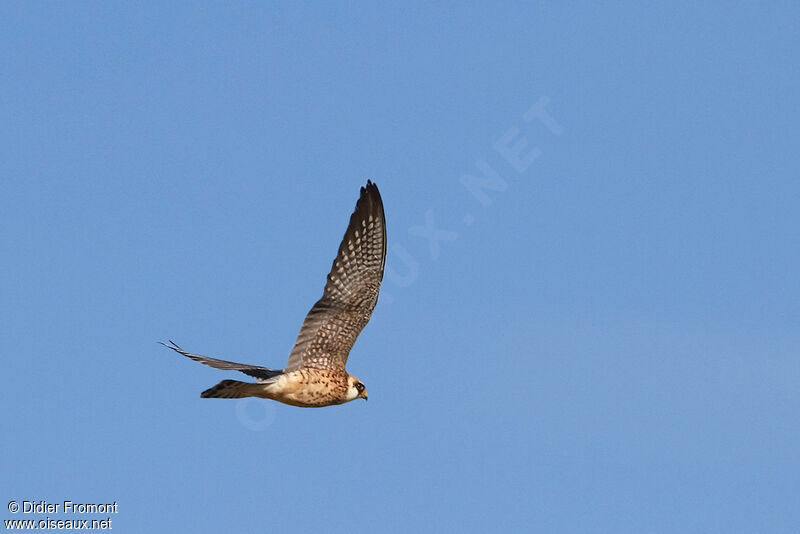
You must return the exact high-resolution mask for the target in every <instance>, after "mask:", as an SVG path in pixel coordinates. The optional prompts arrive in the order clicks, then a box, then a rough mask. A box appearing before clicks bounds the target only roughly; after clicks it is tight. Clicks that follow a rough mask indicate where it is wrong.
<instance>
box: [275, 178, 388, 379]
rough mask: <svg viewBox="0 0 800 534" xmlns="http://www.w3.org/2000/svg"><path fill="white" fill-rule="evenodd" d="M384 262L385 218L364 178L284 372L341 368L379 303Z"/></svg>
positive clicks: (375, 192) (376, 194)
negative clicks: (353, 208) (335, 253)
mask: <svg viewBox="0 0 800 534" xmlns="http://www.w3.org/2000/svg"><path fill="white" fill-rule="evenodd" d="M385 263H386V220H385V218H384V214H383V201H382V200H381V194H380V192H378V187H377V186H376V185H375V184H373V183H372V182H371V181H369V180H367V185H366V186H365V187H362V188H361V196H360V197H359V199H358V202H357V203H356V209H355V211H354V212H353V215H351V216H350V224H349V225H348V226H347V231H346V232H345V234H344V238H343V239H342V243H341V245H339V252H338V254H337V255H336V259H335V260H333V266H332V267H331V272H330V274H328V279H327V283H326V284H325V290H324V292H323V294H322V298H321V299H319V300H318V301H317V303H316V304H314V307H313V308H311V311H310V312H308V315H307V316H306V318H305V321H303V326H302V327H301V328H300V333H299V334H298V335H297V340H296V341H295V343H294V347H293V348H292V352H291V353H290V354H289V362H288V363H287V365H286V368H285V369H284V371H285V372H290V371H294V370H296V369H300V368H303V367H306V368H316V369H341V370H344V366H345V363H347V356H348V354H349V353H350V349H351V348H352V347H353V344H354V343H355V342H356V338H358V335H359V334H360V333H361V330H363V328H364V326H366V324H367V322H368V321H369V318H370V316H371V315H372V310H373V309H374V308H375V303H376V302H377V301H378V291H379V290H380V287H381V280H383V268H384V264H385Z"/></svg>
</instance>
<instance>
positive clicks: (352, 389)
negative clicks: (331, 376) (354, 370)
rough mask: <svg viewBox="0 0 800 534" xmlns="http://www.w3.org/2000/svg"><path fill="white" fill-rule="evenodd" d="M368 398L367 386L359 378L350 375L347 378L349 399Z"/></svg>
mask: <svg viewBox="0 0 800 534" xmlns="http://www.w3.org/2000/svg"><path fill="white" fill-rule="evenodd" d="M359 398H361V399H364V400H367V388H365V387H364V384H363V383H362V382H361V380H359V379H358V378H356V377H354V376H352V375H350V376H348V378H347V400H355V399H359Z"/></svg>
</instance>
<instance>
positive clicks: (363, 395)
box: [361, 390, 369, 400]
mask: <svg viewBox="0 0 800 534" xmlns="http://www.w3.org/2000/svg"><path fill="white" fill-rule="evenodd" d="M361 398H362V399H364V400H369V399H368V398H367V392H366V390H365V391H364V393H362V394H361Z"/></svg>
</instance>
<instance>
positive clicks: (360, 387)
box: [356, 382, 364, 391]
mask: <svg viewBox="0 0 800 534" xmlns="http://www.w3.org/2000/svg"><path fill="white" fill-rule="evenodd" d="M356 389H357V390H358V391H364V384H362V383H361V382H359V383H357V384H356Z"/></svg>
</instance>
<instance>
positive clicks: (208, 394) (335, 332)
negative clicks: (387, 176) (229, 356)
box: [165, 180, 386, 408]
mask: <svg viewBox="0 0 800 534" xmlns="http://www.w3.org/2000/svg"><path fill="white" fill-rule="evenodd" d="M385 263H386V219H385V218H384V216H383V202H382V201H381V194H380V193H379V192H378V187H377V186H376V185H375V184H373V183H372V182H371V181H369V180H367V185H366V186H365V187H362V188H361V196H360V197H359V199H358V202H357V203H356V209H355V211H354V212H353V215H351V216H350V224H349V225H348V226H347V231H346V232H345V234H344V238H343V239H342V244H341V245H339V252H338V254H337V255H336V259H335V260H333V267H331V272H330V273H329V274H328V278H327V281H326V283H325V290H324V291H323V293H322V298H321V299H319V300H318V301H317V303H316V304H314V306H313V307H312V308H311V311H309V312H308V315H307V316H306V319H305V321H303V326H302V327H301V328H300V333H299V334H298V335H297V340H296V341H295V343H294V347H293V348H292V351H291V352H290V353H289V363H287V364H286V367H285V368H284V369H283V370H280V371H278V370H273V369H267V368H266V367H261V366H259V365H249V364H246V363H236V362H229V361H226V360H217V359H216V358H209V357H207V356H200V355H199V354H191V353H189V352H186V351H185V350H183V349H182V348H180V347H179V346H178V345H176V344H175V343H174V342H172V341H170V342H169V344H166V345H165V346H166V347H169V348H170V349H172V350H174V351H176V352H178V353H180V354H183V355H184V356H186V357H187V358H191V359H193V360H194V361H196V362H200V363H202V364H205V365H209V366H211V367H214V368H216V369H224V370H232V371H240V372H242V373H244V374H246V375H248V376H252V377H253V378H255V379H256V382H240V381H238V380H223V381H222V382H220V383H219V384H217V385H216V386H214V387H212V388H210V389H207V390H205V391H204V392H203V393H202V394H201V395H200V396H201V397H203V398H219V399H239V398H242V397H261V398H262V399H273V400H276V401H279V402H283V403H285V404H290V405H292V406H301V407H309V408H310V407H321V406H331V405H334V404H344V403H345V402H349V401H351V400H354V399H358V398H361V399H364V400H367V390H366V388H365V387H364V384H363V383H362V382H361V381H360V380H359V379H358V378H356V377H354V376H352V375H350V374H349V373H348V372H347V371H346V370H345V364H346V363H347V356H348V354H349V353H350V349H351V348H353V344H354V343H355V342H356V338H357V337H358V334H360V333H361V330H363V328H364V326H366V324H367V322H368V321H369V318H370V316H371V315H372V310H373V309H374V308H375V303H376V302H377V301H378V291H379V290H380V287H381V280H383V266H384V264H385Z"/></svg>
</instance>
